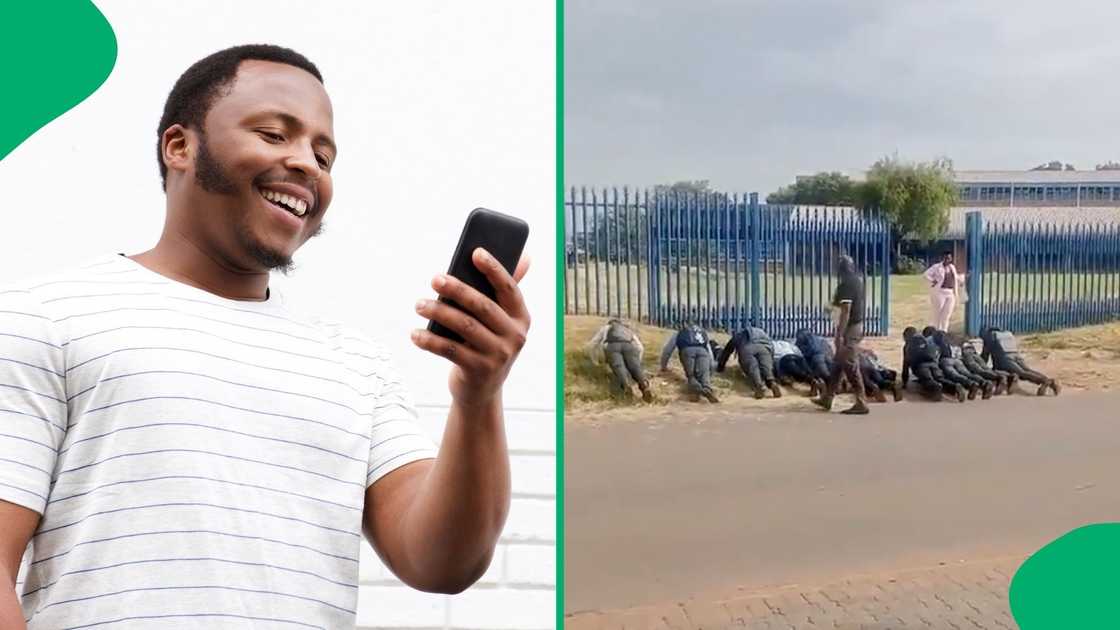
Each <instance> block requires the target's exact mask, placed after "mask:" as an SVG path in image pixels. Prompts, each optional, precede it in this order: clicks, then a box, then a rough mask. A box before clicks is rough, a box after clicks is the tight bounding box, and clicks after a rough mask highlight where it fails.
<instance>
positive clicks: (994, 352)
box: [980, 326, 1062, 396]
mask: <svg viewBox="0 0 1120 630" xmlns="http://www.w3.org/2000/svg"><path fill="white" fill-rule="evenodd" d="M980 338H981V339H982V340H983V341H984V349H983V351H982V352H981V353H980V359H981V360H983V361H987V360H988V355H991V357H992V367H994V368H996V369H997V370H1003V371H1005V372H1011V373H1012V374H1014V375H1016V376H1018V377H1019V378H1021V379H1023V380H1024V381H1029V382H1031V383H1034V384H1036V385H1038V392H1036V393H1037V394H1038V395H1039V396H1043V395H1045V394H1046V390H1047V389H1051V390H1053V391H1054V395H1055V396H1057V395H1058V394H1060V393H1061V392H1062V386H1061V385H1059V384H1058V381H1056V380H1054V379H1052V378H1050V377H1049V376H1046V375H1045V374H1043V373H1042V372H1037V371H1035V370H1032V369H1030V368H1029V367H1027V362H1026V361H1025V360H1023V356H1022V355H1021V354H1019V341H1018V340H1017V339H1015V335H1013V334H1011V332H1010V331H1007V330H1002V329H1000V328H996V327H995V326H991V327H987V328H984V329H983V330H981V331H980Z"/></svg>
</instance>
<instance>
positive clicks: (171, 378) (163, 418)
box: [0, 254, 435, 630]
mask: <svg viewBox="0 0 1120 630" xmlns="http://www.w3.org/2000/svg"><path fill="white" fill-rule="evenodd" d="M374 315H375V314H373V313H371V314H370V316H371V317H374ZM434 455H435V448H434V445H433V444H432V442H431V440H429V439H428V438H427V437H425V436H424V435H423V434H422V431H421V430H420V429H419V427H418V424H417V422H416V413H415V410H414V407H413V405H412V402H411V400H410V396H409V394H408V392H407V391H406V389H405V387H404V386H403V385H402V383H401V380H400V377H399V376H398V374H397V372H396V370H395V369H394V368H393V365H392V363H391V361H390V359H389V357H388V356H387V354H386V352H385V351H384V349H382V348H381V347H380V346H378V345H377V344H375V343H374V342H372V341H370V340H368V339H367V338H366V337H365V336H363V335H362V334H360V333H359V332H356V331H355V330H353V329H350V328H346V327H343V326H340V325H338V324H337V323H333V322H327V321H324V320H321V319H317V318H309V317H303V316H300V315H297V314H295V313H293V312H292V311H290V310H289V309H288V308H287V307H285V306H284V305H283V303H282V297H281V296H280V295H279V294H278V293H277V292H276V291H275V290H272V291H270V295H269V299H267V300H266V301H263V302H253V301H241V300H230V299H226V298H222V297H219V296H216V295H213V294H211V293H209V292H207V291H204V290H201V289H198V288H195V287H192V286H189V285H186V284H182V283H179V282H176V281H173V280H171V279H168V278H166V277H164V276H162V275H160V274H157V273H155V272H153V271H151V270H149V269H147V268H146V267H144V266H142V265H140V264H139V263H137V262H135V261H133V260H131V259H128V258H125V257H124V256H121V255H112V254H110V255H106V256H102V257H99V258H96V259H94V260H92V261H89V262H88V263H87V264H84V265H82V266H81V267H79V268H77V269H75V270H72V271H67V272H63V273H58V274H55V275H52V276H48V277H42V278H39V279H36V280H31V281H24V282H21V283H19V284H18V285H10V286H5V287H0V499H2V500H5V501H9V502H11V503H16V504H19V505H22V506H25V507H27V508H30V509H32V510H35V511H36V512H39V513H40V514H42V519H41V522H40V525H39V529H38V530H37V531H36V533H35V535H34V537H33V538H32V541H31V545H30V546H29V548H28V553H27V556H26V557H25V562H24V569H23V570H22V571H21V572H20V576H19V577H18V578H17V582H18V586H17V592H18V593H19V594H20V595H21V601H22V606H23V610H24V617H25V618H27V619H28V620H29V622H28V626H29V629H30V630H36V629H50V630H59V629H62V628H101V627H112V628H129V629H134V628H145V629H148V628H160V629H164V628H239V629H244V628H274V627H275V628H329V629H332V630H333V629H335V628H348V627H353V626H354V623H355V608H356V604H357V599H358V552H359V548H360V545H363V544H367V543H365V542H363V540H362V528H361V521H362V510H363V505H364V493H365V490H366V488H367V487H368V486H369V485H370V484H372V483H373V482H374V481H376V480H377V479H378V478H380V477H382V476H383V475H385V474H386V473H388V472H390V471H392V470H393V469H394V468H397V467H399V466H402V465H404V464H407V463H409V462H412V461H416V460H418V459H423V458H429V457H433V456H434ZM0 526H2V524H0Z"/></svg>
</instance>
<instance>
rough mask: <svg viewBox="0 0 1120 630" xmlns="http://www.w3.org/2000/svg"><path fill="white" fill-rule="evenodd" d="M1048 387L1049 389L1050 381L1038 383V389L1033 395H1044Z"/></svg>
mask: <svg viewBox="0 0 1120 630" xmlns="http://www.w3.org/2000/svg"><path fill="white" fill-rule="evenodd" d="M1048 389H1050V381H1046V382H1045V383H1043V384H1041V385H1039V386H1038V391H1037V392H1035V395H1036V396H1045V395H1046V390H1048Z"/></svg>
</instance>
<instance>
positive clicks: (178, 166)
mask: <svg viewBox="0 0 1120 630" xmlns="http://www.w3.org/2000/svg"><path fill="white" fill-rule="evenodd" d="M160 146H161V148H162V154H163V163H164V165H166V166H167V170H168V171H169V172H170V171H186V170H187V169H188V168H189V167H190V164H191V152H192V151H193V150H194V132H192V131H190V130H188V129H187V128H186V127H184V126H182V125H180V124H178V123H176V124H174V125H171V126H170V127H168V128H167V130H166V131H164V132H163V138H162V139H161V145H160Z"/></svg>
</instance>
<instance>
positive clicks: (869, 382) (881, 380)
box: [860, 362, 898, 392]
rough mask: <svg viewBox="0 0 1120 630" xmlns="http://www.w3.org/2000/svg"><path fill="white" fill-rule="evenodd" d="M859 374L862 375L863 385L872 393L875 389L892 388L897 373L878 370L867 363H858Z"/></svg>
mask: <svg viewBox="0 0 1120 630" xmlns="http://www.w3.org/2000/svg"><path fill="white" fill-rule="evenodd" d="M860 373H861V374H862V375H863V384H864V385H865V386H866V387H867V389H869V390H871V391H872V392H874V391H875V390H877V389H892V388H894V382H895V379H897V378H898V372H895V371H894V370H880V369H878V368H876V367H875V366H873V365H871V364H868V363H862V362H861V363H860Z"/></svg>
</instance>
